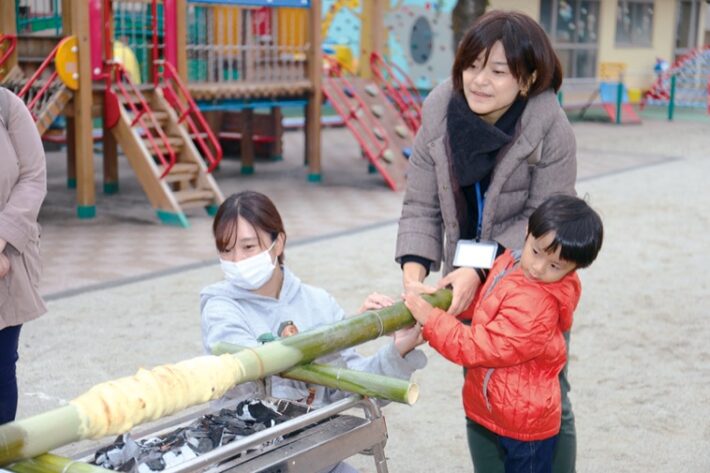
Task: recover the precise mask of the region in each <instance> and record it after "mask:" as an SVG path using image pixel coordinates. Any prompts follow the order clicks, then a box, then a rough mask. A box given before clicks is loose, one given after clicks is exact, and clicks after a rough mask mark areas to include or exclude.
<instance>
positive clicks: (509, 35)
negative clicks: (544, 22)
mask: <svg viewBox="0 0 710 473" xmlns="http://www.w3.org/2000/svg"><path fill="white" fill-rule="evenodd" d="M496 41H500V42H501V43H502V44H503V48H504V49H505V57H506V59H507V60H508V67H509V68H510V72H511V73H512V74H513V77H515V78H516V79H517V80H518V82H519V83H520V84H529V85H530V88H529V89H528V96H534V95H537V94H539V93H540V92H543V91H545V90H547V89H549V88H550V87H552V88H553V89H554V90H555V92H557V91H558V90H559V89H560V86H561V85H562V66H561V65H560V60H559V58H558V57H557V54H555V50H554V49H552V45H551V44H550V40H549V39H548V38H547V34H545V31H544V30H543V29H542V27H541V26H540V25H539V24H538V23H537V22H536V21H535V20H533V19H532V18H530V17H529V16H527V15H525V14H523V13H517V12H508V11H495V10H494V11H491V12H489V13H486V14H485V15H483V16H481V17H479V18H478V19H477V20H476V21H475V22H474V23H473V25H472V26H471V28H469V30H468V31H467V32H466V34H465V35H464V37H463V38H462V39H461V43H460V44H459V47H458V50H457V51H456V58H455V59H454V66H453V70H452V72H451V77H452V80H453V85H454V89H455V90H457V91H459V92H462V91H463V79H462V74H463V71H465V70H466V69H467V68H469V67H471V65H472V64H473V62H474V61H475V60H476V59H477V58H478V56H479V55H480V54H481V53H484V54H485V56H484V58H485V59H484V64H485V63H486V62H488V55H489V54H490V51H491V47H492V46H493V45H494V44H495V42H496ZM533 73H535V75H534V76H533Z"/></svg>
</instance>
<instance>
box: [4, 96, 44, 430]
mask: <svg viewBox="0 0 710 473" xmlns="http://www.w3.org/2000/svg"><path fill="white" fill-rule="evenodd" d="M46 193H47V176H46V169H45V158H44V150H43V148H42V141H41V140H40V136H39V133H37V128H36V127H35V123H34V120H33V119H32V116H31V115H30V112H29V110H27V107H25V104H24V103H23V102H22V100H20V99H19V98H18V97H17V96H15V95H14V94H13V93H11V92H10V91H8V90H7V89H4V88H2V87H0V424H3V423H5V422H9V421H11V420H14V419H15V412H16V410H17V378H16V376H15V363H16V362H17V346H18V340H19V337H20V328H21V327H22V324H23V323H25V322H27V321H29V320H32V319H34V318H37V317H39V316H40V315H42V314H43V313H44V312H45V310H46V309H45V306H44V302H43V301H42V298H41V297H40V295H39V273H40V260H39V224H38V223H37V215H38V214H39V208H40V206H41V205H42V201H43V200H44V196H45V194H46Z"/></svg>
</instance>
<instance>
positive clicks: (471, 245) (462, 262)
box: [454, 240, 498, 269]
mask: <svg viewBox="0 0 710 473" xmlns="http://www.w3.org/2000/svg"><path fill="white" fill-rule="evenodd" d="M497 251H498V243H496V242H495V241H490V240H480V241H476V240H459V241H458V242H457V243H456V253H455V254H454V266H458V267H465V268H482V269H490V268H492V267H493V260H495V259H496V252H497Z"/></svg>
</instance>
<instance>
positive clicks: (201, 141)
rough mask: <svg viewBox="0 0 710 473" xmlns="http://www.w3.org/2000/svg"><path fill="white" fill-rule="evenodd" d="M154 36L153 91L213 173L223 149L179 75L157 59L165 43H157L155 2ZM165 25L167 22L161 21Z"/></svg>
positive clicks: (155, 5) (154, 8)
mask: <svg viewBox="0 0 710 473" xmlns="http://www.w3.org/2000/svg"><path fill="white" fill-rule="evenodd" d="M151 14H152V24H151V30H152V34H153V50H152V59H153V85H154V86H155V88H156V89H161V90H162V92H163V95H164V96H165V99H166V100H167V101H168V103H169V104H170V106H171V107H173V110H175V112H176V113H177V115H178V123H180V124H183V123H184V124H185V125H187V129H188V130H189V134H190V137H191V138H192V139H193V140H194V141H195V142H196V143H197V147H198V148H199V150H200V152H201V154H202V157H203V159H205V161H207V162H208V163H209V165H208V167H207V172H212V171H214V170H215V169H216V168H217V165H219V163H220V161H222V147H221V146H220V144H219V140H217V137H216V136H215V135H214V133H213V132H212V129H211V128H210V126H209V125H208V124H207V120H205V117H204V116H203V115H202V112H200V109H199V107H198V106H197V104H196V103H195V101H194V100H193V99H192V96H191V95H190V92H189V91H188V90H187V87H185V84H183V83H182V80H181V79H180V75H179V74H178V73H177V71H176V70H175V67H174V66H173V65H172V64H171V63H170V62H168V61H166V60H163V59H160V57H161V54H160V52H161V51H162V52H163V54H162V56H165V46H166V45H165V44H160V42H159V41H158V38H159V36H158V2H157V0H153V1H152V3H151ZM164 23H165V24H166V25H167V23H168V20H167V19H166V20H165V22H164Z"/></svg>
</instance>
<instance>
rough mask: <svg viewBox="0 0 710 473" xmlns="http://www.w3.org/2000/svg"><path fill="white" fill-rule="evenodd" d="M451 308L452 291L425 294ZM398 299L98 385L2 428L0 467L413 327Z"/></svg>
mask: <svg viewBox="0 0 710 473" xmlns="http://www.w3.org/2000/svg"><path fill="white" fill-rule="evenodd" d="M424 297H425V299H427V300H428V301H429V302H430V303H431V304H432V305H434V306H435V307H439V308H441V309H444V310H445V309H447V308H448V307H449V305H450V304H451V291H448V290H440V291H437V292H436V293H434V294H432V295H430V296H424ZM413 323H414V318H413V317H412V315H411V313H410V312H409V310H407V308H406V307H405V306H404V303H402V302H399V303H397V304H393V305H391V306H390V307H386V308H384V309H381V310H378V311H369V312H365V313H363V314H360V315H358V316H355V317H350V318H347V319H345V320H341V321H340V322H337V323H335V324H331V325H324V326H322V327H319V328H317V329H314V330H309V331H306V332H302V333H300V334H298V335H294V336H292V337H288V338H283V339H279V340H277V341H274V342H271V343H268V344H266V345H262V346H259V347H254V348H246V349H244V350H242V351H240V352H239V353H237V354H234V355H221V356H202V357H197V358H192V359H190V360H186V361H182V362H180V363H177V364H174V365H162V366H158V367H156V368H153V369H152V370H150V371H148V370H144V369H141V370H139V371H138V373H137V374H135V375H134V376H129V377H125V378H121V379H117V380H114V381H108V382H105V383H101V384H98V385H96V386H94V387H93V388H91V389H90V390H89V391H87V392H86V393H84V394H82V395H81V396H79V397H78V398H76V399H74V400H72V401H71V402H70V403H69V405H67V406H63V407H60V408H58V409H55V410H52V411H49V412H45V413H42V414H39V415H36V416H33V417H29V418H27V419H22V420H18V421H15V422H10V423H8V424H4V425H0V466H2V465H7V464H8V463H13V462H16V461H18V460H21V459H25V458H32V457H35V456H37V455H40V454H42V453H46V452H48V451H50V450H53V449H55V448H58V447H61V446H63V445H67V444H69V443H71V442H74V441H77V440H81V439H86V438H100V437H103V436H105V435H110V434H114V435H116V434H121V433H124V432H127V431H128V430H130V429H131V427H133V426H135V425H138V424H141V423H143V422H147V421H152V420H156V419H159V418H161V417H164V416H167V415H169V414H173V413H175V412H178V411H180V410H182V409H185V408H187V407H190V406H193V405H196V404H201V403H204V402H207V401H210V400H213V399H218V398H220V397H222V396H223V395H224V393H225V392H227V390H229V389H230V388H232V387H233V386H235V385H237V384H241V383H245V382H248V381H255V380H258V379H261V378H264V377H265V376H269V375H273V374H278V373H282V372H284V371H287V370H289V369H291V368H293V367H295V366H298V365H302V364H306V363H310V362H312V361H313V360H315V359H316V358H319V357H321V356H325V355H328V354H330V353H333V352H336V351H340V350H343V349H345V348H349V347H352V346H355V345H359V344H361V343H364V342H366V341H368V340H373V339H375V338H378V337H380V336H382V335H384V334H387V333H391V332H394V331H395V330H398V329H400V328H404V327H407V326H410V325H412V324H413Z"/></svg>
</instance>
